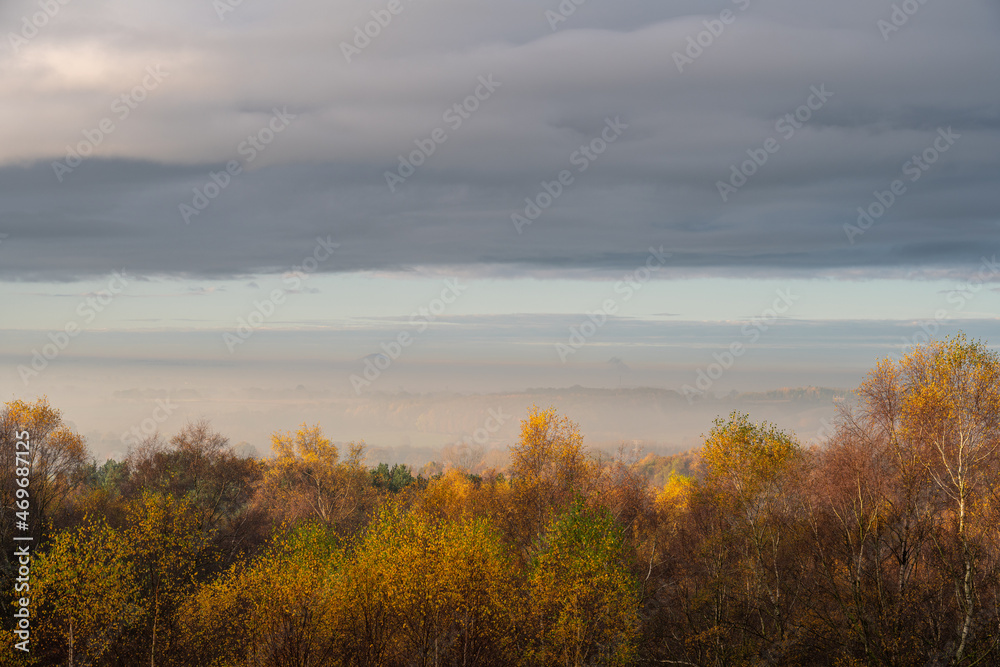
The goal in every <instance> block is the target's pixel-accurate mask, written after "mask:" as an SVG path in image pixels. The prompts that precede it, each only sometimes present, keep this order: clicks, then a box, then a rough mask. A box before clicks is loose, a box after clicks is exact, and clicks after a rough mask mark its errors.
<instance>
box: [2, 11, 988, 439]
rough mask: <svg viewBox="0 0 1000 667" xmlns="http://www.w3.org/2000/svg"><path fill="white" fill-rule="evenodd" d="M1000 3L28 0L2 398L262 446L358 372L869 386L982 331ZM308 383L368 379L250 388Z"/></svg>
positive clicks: (710, 390)
mask: <svg viewBox="0 0 1000 667" xmlns="http://www.w3.org/2000/svg"><path fill="white" fill-rule="evenodd" d="M998 31H1000V5H997V4H996V3H995V2H990V1H986V0H969V1H968V2H962V3H950V4H947V5H946V4H945V3H944V2H942V1H941V0H924V1H923V2H919V1H918V0H907V1H905V2H889V1H888V0H877V1H875V2H871V1H870V0H869V1H867V2H861V1H860V0H845V1H843V2H838V3H822V4H820V3H802V2H793V1H792V0H770V1H768V0H719V1H715V2H708V1H700V0H689V1H680V2H671V3H654V2H648V1H646V2H637V1H631V0H618V1H617V2H614V3H611V2H608V1H607V0H584V1H583V2H579V4H578V3H577V2H571V1H570V0H563V1H562V2H557V1H556V0H543V1H542V2H523V1H521V0H510V1H507V2H503V3H485V2H468V1H467V0H466V1H465V2H458V1H457V0H361V1H355V2H344V1H342V0H333V1H330V0H327V1H324V2H319V1H317V0H284V1H282V2H278V1H277V0H213V1H212V2H209V1H208V0H198V1H197V2H195V1H192V0H177V1H175V2H171V3H163V2H149V1H148V0H129V1H128V2H125V1H124V0H107V1H103V2H102V1H92V2H83V1H82V0H66V1H65V3H64V2H63V1H62V0H49V1H48V2H45V1H37V0H36V1H33V2H29V1H27V0H10V1H9V2H5V3H3V4H2V5H0V37H2V39H0V398H2V399H3V400H10V399H12V398H21V397H24V398H32V397H36V396H40V395H48V396H49V397H50V399H51V400H53V402H57V401H58V404H57V407H61V408H63V409H64V411H65V412H66V416H67V418H68V419H71V420H72V421H73V422H74V423H75V424H77V425H78V426H79V427H80V428H81V429H82V430H84V431H88V432H90V431H93V432H94V433H113V434H117V433H119V432H128V431H129V429H130V428H134V427H135V425H136V424H137V423H138V424H142V423H143V422H145V423H147V424H149V423H151V422H149V420H150V419H154V421H156V425H157V427H158V428H162V429H163V430H165V431H169V430H170V429H174V430H176V428H178V427H179V426H180V425H181V424H182V422H181V421H180V420H181V419H183V418H188V417H190V416H191V415H195V414H198V415H202V416H205V417H207V418H209V419H216V420H221V422H223V423H224V424H225V426H226V427H227V428H229V429H230V431H231V433H232V436H233V438H234V440H244V441H247V442H251V443H256V444H255V446H257V447H258V448H259V449H266V443H267V434H268V430H269V429H283V428H291V427H293V426H294V425H295V423H294V422H293V420H295V419H302V420H309V421H314V420H317V419H319V418H323V419H324V420H326V422H327V423H328V424H329V425H330V428H331V429H333V430H335V431H336V430H337V429H338V428H339V427H341V426H343V425H344V424H346V423H347V417H346V416H345V415H347V414H348V413H349V412H350V411H351V410H355V411H357V410H359V409H360V408H358V405H360V403H357V402H358V401H363V400H367V399H366V397H368V398H370V397H371V396H372V395H373V392H375V393H378V392H387V393H394V392H395V393H397V394H398V393H401V392H411V393H413V392H416V393H420V392H452V393H463V392H466V393H468V392H476V393H480V394H491V393H497V392H523V391H525V390H527V389H530V388H538V387H547V388H554V389H558V388H560V387H571V386H575V385H579V386H583V387H594V388H604V389H614V388H618V387H655V388H659V389H666V390H675V391H678V392H681V393H682V394H683V395H685V396H690V395H692V393H695V392H696V393H697V394H698V395H699V396H701V397H711V396H715V395H721V394H724V393H726V392H730V391H737V392H754V391H767V390H771V389H777V388H780V387H804V386H826V387H835V388H852V387H855V386H857V384H858V383H859V382H860V381H861V379H862V378H863V376H864V373H865V372H866V371H867V369H869V368H871V367H872V366H873V365H874V364H875V362H876V361H877V360H878V359H879V358H881V357H886V356H898V355H900V354H902V353H904V352H905V351H906V350H907V349H908V348H909V347H910V346H912V345H914V344H919V343H922V342H925V341H926V340H928V339H930V338H935V337H937V338H940V337H942V336H947V335H953V334H954V333H956V332H958V331H965V332H966V333H968V334H969V335H970V336H974V337H978V338H981V339H983V340H985V341H986V342H988V343H990V344H991V345H994V346H995V345H997V344H998V343H1000V336H998V335H997V334H998V332H1000V329H998V327H997V325H998V317H1000V264H998V263H997V250H998V245H1000V244H998V239H1000V235H998V232H1000V191H998V189H997V184H998V183H1000V158H998V156H1000V69H998V68H997V63H998V62H1000V39H997V37H998ZM727 355H729V356H727ZM713 364H714V365H715V366H713ZM703 375H704V376H705V379H703V378H702V376H703ZM709 375H712V376H716V377H708V376H709ZM699 381H700V384H699ZM299 387H302V388H303V391H311V390H315V391H320V392H327V393H326V394H324V395H329V396H336V397H342V398H343V399H344V401H346V402H344V403H336V404H334V403H328V404H325V407H323V408H322V409H320V408H317V409H316V411H314V412H310V411H309V410H301V409H299V407H301V406H298V405H297V404H295V401H294V400H292V401H291V402H290V405H293V404H295V405H296V406H295V407H294V409H293V407H288V408H287V409H286V408H281V409H275V410H274V411H268V417H269V419H270V420H271V421H270V422H269V423H270V425H269V426H268V425H265V424H263V423H261V424H257V423H256V422H255V424H254V425H253V426H252V427H251V426H248V422H247V419H246V418H245V415H244V416H243V417H239V416H238V415H242V414H244V413H242V412H239V411H238V410H237V408H236V407H235V406H237V405H239V404H240V403H241V401H244V400H245V398H246V396H245V395H244V394H240V393H239V392H241V391H242V392H246V391H250V390H252V389H254V388H256V389H259V390H261V391H265V392H277V393H279V394H280V393H281V392H287V391H294V390H296V389H297V388H299ZM209 388H211V390H209ZM199 390H202V393H200V394H199V393H198V392H199ZM229 390H232V391H233V392H236V393H233V394H231V395H229V394H227V396H228V397H227V398H226V400H225V401H224V402H223V403H212V402H209V401H207V400H206V399H205V396H207V395H209V394H211V395H213V396H214V395H217V394H218V392H225V391H229ZM185 392H188V393H185ZM190 392H194V393H193V394H192V393H190ZM213 392H215V393H213ZM685 392H686V393H685ZM172 396H173V397H183V396H187V397H188V398H187V399H185V400H189V403H190V404H189V406H188V407H189V408H190V409H185V410H181V411H178V412H176V413H173V414H171V415H170V416H169V417H167V418H165V419H162V420H160V419H159V418H158V416H157V417H154V414H155V415H159V416H162V414H163V412H162V409H161V411H160V412H159V413H156V412H155V411H156V409H157V404H156V400H164V399H165V398H167V399H169V398H170V397H172ZM198 396H200V397H201V398H200V399H199V398H197V397H198ZM178 400H180V398H178ZM220 400H221V399H220ZM338 400H339V399H338ZM352 401H354V402H353V403H352ZM223 404H224V406H225V407H222V406H223ZM345 406H346V407H345ZM386 409H388V408H386ZM227 415H228V416H227ZM383 417H384V415H383V416H382V417H377V418H376V417H373V419H374V420H375V421H374V422H373V423H376V424H377V423H378V420H379V419H382V418H383ZM415 419H416V418H415ZM352 428H353V429H354V430H363V429H362V428H361V427H358V428H354V427H352ZM421 428H423V427H421V426H420V424H418V423H416V422H414V423H413V424H409V425H406V424H403V425H401V426H400V427H399V432H400V433H402V435H399V437H397V435H398V434H397V435H393V436H392V437H391V438H389V439H388V440H387V442H389V441H391V442H389V444H392V445H393V446H395V445H398V444H399V443H400V442H403V443H405V442H407V438H411V435H412V434H414V433H418V432H421V431H420V429H421ZM428 428H429V427H428ZM434 428H435V429H437V430H438V431H445V432H446V433H444V434H443V435H442V438H443V440H442V441H443V442H444V441H448V438H453V437H456V434H455V432H453V431H454V429H452V430H451V431H449V430H448V428H449V427H447V426H440V425H438V426H435V427H434ZM595 428H597V427H595ZM810 428H812V426H810ZM344 429H346V426H344ZM347 430H350V429H347ZM600 430H601V431H602V433H605V434H609V437H610V435H614V434H617V435H619V436H620V437H622V438H634V437H639V436H638V435H636V434H635V433H633V432H632V431H630V428H629V425H628V424H621V425H619V426H617V427H615V428H612V427H610V426H608V427H607V428H605V427H604V425H602V426H601V427H600ZM646 430H648V429H646ZM408 434H410V435H408ZM352 437H353V436H352ZM642 437H648V433H645V432H644V434H643V435H642ZM685 437H687V435H685ZM95 439H96V440H99V441H100V442H105V441H106V440H108V439H107V438H106V437H105V436H103V435H102V436H100V437H99V438H95ZM661 439H662V440H663V441H669V440H671V438H670V437H668V436H667V435H665V436H664V437H663V438H661ZM680 439H683V438H680ZM112 440H115V438H112ZM674 440H678V439H674ZM435 442H437V441H435ZM100 448H101V450H102V452H104V453H105V454H107V453H108V452H110V451H111V450H112V448H113V447H112V445H111V444H106V443H105V444H102V445H101V446H100Z"/></svg>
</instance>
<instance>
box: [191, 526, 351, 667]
mask: <svg viewBox="0 0 1000 667" xmlns="http://www.w3.org/2000/svg"><path fill="white" fill-rule="evenodd" d="M342 560H343V552H342V550H341V548H340V546H339V544H338V540H337V538H336V536H335V535H333V534H332V532H330V531H329V529H327V528H325V527H323V526H321V525H318V524H315V523H312V524H309V523H307V524H302V525H300V526H298V527H296V528H295V529H294V530H291V531H289V532H282V531H279V532H278V533H277V534H276V535H275V539H274V540H273V541H272V543H271V544H270V546H269V547H268V548H267V549H266V550H265V551H264V552H263V553H262V554H260V555H259V556H258V557H257V558H255V559H254V560H253V561H252V562H250V563H242V564H238V565H234V566H233V567H232V568H231V569H230V570H229V571H228V572H226V573H225V574H224V575H223V576H221V577H219V578H218V579H217V580H215V581H213V582H211V583H209V584H206V585H205V586H203V587H202V588H200V589H199V590H198V591H197V593H196V594H194V595H192V596H191V597H189V598H188V599H187V600H186V601H185V602H184V603H183V605H182V606H181V608H180V609H179V612H178V614H177V616H178V619H179V623H180V630H181V633H180V634H181V642H182V644H183V645H184V647H185V653H186V655H187V656H188V658H189V659H190V660H191V661H192V662H196V663H198V664H220V665H230V664H240V665H244V664H245V665H267V666H273V667H283V666H286V665H287V666H289V667H292V666H295V667H311V666H314V665H315V666H319V665H327V664H331V662H332V661H334V660H336V659H337V658H338V657H339V653H337V651H338V647H340V646H342V644H343V641H342V639H341V637H340V635H339V634H338V632H339V628H338V625H337V624H336V622H335V619H334V618H333V616H332V614H333V613H334V611H335V609H336V607H335V605H334V603H333V600H332V596H333V595H334V591H335V588H334V586H333V583H332V580H333V577H334V576H335V574H336V572H337V571H338V569H339V568H340V567H341V565H342Z"/></svg>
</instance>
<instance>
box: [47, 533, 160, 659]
mask: <svg viewBox="0 0 1000 667" xmlns="http://www.w3.org/2000/svg"><path fill="white" fill-rule="evenodd" d="M129 555H130V554H129V553H128V544H127V542H126V540H125V539H124V537H123V535H122V534H121V533H120V532H119V531H117V530H114V529H113V528H110V527H109V526H107V525H106V524H105V523H104V522H103V521H93V520H90V519H87V518H85V519H84V522H83V523H82V524H81V525H79V526H78V527H76V528H74V529H72V530H64V531H61V532H59V533H56V535H55V536H53V538H52V540H51V541H50V542H49V544H48V545H47V546H46V548H45V552H44V553H43V554H42V555H41V556H40V557H39V558H38V560H37V561H36V563H35V566H34V568H33V571H32V574H33V577H34V594H33V597H34V604H35V609H36V614H37V617H38V619H39V620H40V623H41V625H40V627H39V629H38V632H39V636H40V641H39V643H38V644H37V645H38V646H40V647H44V648H43V651H44V657H45V659H46V660H48V661H51V664H57V663H58V664H67V665H69V666H70V667H72V666H73V665H74V664H80V665H87V664H96V663H98V662H99V661H100V660H101V658H102V657H104V655H105V654H106V653H107V652H108V651H109V649H111V647H112V646H113V645H114V644H115V643H116V642H118V641H119V640H120V639H121V637H122V635H123V633H124V632H125V631H126V630H127V629H129V628H130V627H131V626H132V625H133V624H135V623H136V622H137V621H138V620H139V619H140V618H141V617H142V609H141V607H140V606H139V605H138V604H137V599H138V594H139V587H138V585H137V583H136V579H135V572H134V569H133V567H132V563H131V562H130V560H129Z"/></svg>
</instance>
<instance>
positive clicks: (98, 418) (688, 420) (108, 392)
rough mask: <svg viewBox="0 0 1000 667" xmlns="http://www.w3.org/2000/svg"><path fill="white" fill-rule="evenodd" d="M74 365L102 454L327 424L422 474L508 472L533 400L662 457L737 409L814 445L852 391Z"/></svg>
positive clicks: (63, 377)
mask: <svg viewBox="0 0 1000 667" xmlns="http://www.w3.org/2000/svg"><path fill="white" fill-rule="evenodd" d="M154 370H155V372H153V373H151V372H150V371H154ZM73 371H74V369H73V367H70V366H67V367H66V368H64V369H62V370H61V371H60V372H58V373H57V372H56V371H55V370H53V372H52V373H51V374H50V375H49V376H48V377H47V379H48V380H49V382H48V385H47V387H46V390H45V392H44V393H45V394H46V395H47V396H48V398H49V400H50V401H51V403H52V405H53V406H54V407H57V408H59V409H61V410H62V411H63V413H64V415H65V418H66V420H67V422H69V423H70V424H72V425H73V426H74V428H76V429H77V430H78V431H79V432H81V433H82V434H83V435H85V436H86V437H87V440H88V444H89V446H90V448H91V451H92V453H93V455H94V456H95V457H96V458H97V459H98V460H100V461H103V460H105V459H106V458H109V457H110V458H117V459H120V458H122V457H124V456H125V455H126V454H127V451H128V447H129V445H130V444H134V443H135V442H136V441H137V439H138V438H139V437H144V436H146V435H150V434H152V433H155V432H159V433H160V434H161V435H163V436H166V437H169V436H171V435H173V434H174V433H176V432H177V431H178V430H179V429H180V428H181V427H182V426H183V425H184V424H185V423H186V422H188V421H189V420H197V419H202V418H204V419H208V420H209V421H210V422H211V423H212V426H213V427H214V428H215V429H216V430H218V431H220V432H221V433H223V434H224V435H226V436H227V437H229V438H230V441H231V442H232V443H233V445H235V446H237V448H238V450H239V451H240V452H242V453H244V454H246V455H255V456H268V455H269V454H270V451H271V447H270V435H271V433H273V432H274V431H276V430H282V431H284V430H293V429H295V428H296V427H297V426H298V425H299V424H302V423H308V424H314V423H319V424H321V426H322V427H323V430H324V432H325V433H326V435H327V436H328V437H330V438H331V439H333V440H334V441H336V442H339V443H346V442H350V441H358V440H364V441H365V444H366V445H367V462H368V464H369V465H375V464H377V463H380V462H386V463H390V464H391V463H405V464H407V465H409V466H412V467H413V468H415V469H418V470H419V469H420V468H422V467H423V466H424V465H426V464H427V463H428V462H431V461H436V462H441V463H452V464H457V465H464V466H468V467H470V468H480V469H482V468H488V467H498V468H499V467H503V466H504V465H505V464H506V453H507V448H508V446H509V445H510V444H511V443H512V442H514V441H515V440H516V438H517V436H518V433H519V429H520V420H521V419H522V418H524V416H525V415H526V414H527V411H528V409H529V408H530V407H531V406H532V405H538V406H540V407H543V408H545V407H549V406H554V407H555V408H556V409H557V410H558V411H559V413H560V414H561V415H565V416H567V417H569V418H570V419H572V420H574V421H576V422H577V423H579V425H580V430H581V432H582V433H583V435H584V438H585V442H586V443H587V445H588V446H589V447H591V448H598V449H602V450H604V451H607V452H609V453H613V452H615V451H616V450H618V449H619V448H620V447H621V446H622V445H624V446H625V448H626V449H627V450H629V452H633V453H641V454H648V453H655V454H664V455H665V454H671V453H676V452H680V451H684V450H687V449H691V448H693V447H697V446H699V445H700V442H701V436H702V435H703V434H704V433H707V432H708V430H709V429H710V428H711V426H712V421H713V420H714V419H715V418H716V417H719V416H725V415H728V414H729V413H730V412H732V411H734V410H739V411H744V412H748V413H749V414H750V415H751V417H752V418H753V419H755V420H768V421H773V422H775V423H777V424H778V425H779V426H780V427H782V428H784V429H787V430H790V431H793V432H794V433H796V435H797V436H798V437H799V438H800V439H801V440H802V441H803V442H809V441H813V440H815V439H817V438H818V437H820V436H821V435H822V430H823V428H824V424H825V423H828V422H829V420H831V419H832V418H833V417H834V415H835V413H836V409H837V408H836V402H837V401H840V400H843V399H844V398H845V397H847V396H848V395H849V392H848V391H847V390H839V389H817V388H801V389H777V390H772V391H762V392H738V391H735V390H733V391H730V392H729V393H728V394H726V395H724V396H713V395H708V396H705V397H702V398H698V399H696V400H694V401H692V402H689V400H688V399H687V398H686V397H685V396H683V395H682V394H680V393H678V392H677V391H675V390H672V389H664V388H585V387H581V386H574V387H569V388H538V389H526V390H523V391H504V392H494V393H487V392H481V393H471V392H458V391H436V392H428V393H412V392H407V391H395V392H384V391H379V392H372V393H364V394H361V395H360V396H358V395H353V394H348V393H345V392H342V391H336V390H333V389H330V388H324V387H323V386H322V385H321V384H319V383H316V384H311V383H307V382H303V383H300V384H298V385H293V386H286V387H270V388H264V387H259V386H257V387H255V386H253V384H252V383H251V381H250V378H249V377H247V376H246V375H245V374H244V373H243V372H241V371H240V370H238V369H229V372H227V373H224V374H222V373H218V374H215V375H209V374H208V373H206V372H205V371H204V370H201V371H195V370H193V369H190V368H186V369H182V368H178V367H176V366H165V367H163V368H158V369H150V368H134V369H132V370H131V371H129V372H126V371H123V370H122V369H121V368H118V369H114V370H109V369H101V368H90V369H87V371H86V372H80V371H81V369H80V368H76V369H75V371H76V372H73ZM285 376H286V377H287V374H285ZM152 378H155V380H154V379H152ZM256 379H257V380H259V379H260V378H259V377H257V378H256ZM312 379H315V378H312ZM4 393H5V394H6V395H5V396H3V399H4V400H10V399H12V398H28V399H30V398H34V397H35V396H36V395H40V394H41V393H42V392H11V391H5V392H4Z"/></svg>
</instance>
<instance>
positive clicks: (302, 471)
mask: <svg viewBox="0 0 1000 667" xmlns="http://www.w3.org/2000/svg"><path fill="white" fill-rule="evenodd" d="M271 446H272V448H273V449H274V457H273V458H272V459H271V460H269V461H268V462H267V468H266V471H265V474H264V482H263V487H262V490H261V495H260V498H261V499H263V500H264V501H265V502H268V501H274V502H277V503H280V504H281V506H282V507H284V508H285V513H286V514H285V517H286V518H287V519H290V520H297V519H302V518H307V517H315V518H317V519H318V520H320V521H322V522H323V523H324V524H326V525H329V526H335V527H337V528H338V529H341V530H343V531H344V532H345V533H353V532H355V531H356V530H357V529H358V528H359V527H360V522H361V519H362V516H361V515H362V513H363V511H364V509H365V508H366V503H367V502H368V500H369V496H368V493H367V492H368V489H370V488H371V477H370V473H369V472H368V471H367V470H365V469H364V467H363V465H362V462H363V460H364V443H363V442H361V443H351V444H350V445H349V453H348V457H347V458H346V459H345V460H343V461H341V460H340V452H339V451H338V449H337V446H336V445H335V444H333V442H331V441H330V440H329V439H328V438H327V437H326V436H324V435H323V431H322V429H321V428H320V427H319V425H318V424H317V425H316V426H312V427H309V426H306V425H305V424H302V426H301V427H299V429H298V430H297V431H296V432H295V433H281V432H275V433H274V434H273V435H272V436H271Z"/></svg>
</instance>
